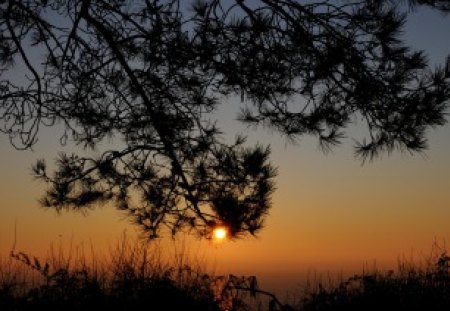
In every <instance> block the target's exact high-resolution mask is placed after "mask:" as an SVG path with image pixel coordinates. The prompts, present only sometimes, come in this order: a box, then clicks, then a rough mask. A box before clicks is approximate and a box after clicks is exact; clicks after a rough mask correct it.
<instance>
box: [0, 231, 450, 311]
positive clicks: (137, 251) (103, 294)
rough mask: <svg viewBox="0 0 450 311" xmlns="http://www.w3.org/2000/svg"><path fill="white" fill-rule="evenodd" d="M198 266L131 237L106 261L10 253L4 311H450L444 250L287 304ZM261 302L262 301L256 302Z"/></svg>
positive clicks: (0, 303)
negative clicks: (421, 260)
mask: <svg viewBox="0 0 450 311" xmlns="http://www.w3.org/2000/svg"><path fill="white" fill-rule="evenodd" d="M88 258H89V259H88ZM201 267H202V264H201V263H198V262H197V263H195V262H193V261H192V260H189V258H188V256H187V252H186V249H182V250H181V252H180V253H179V254H177V255H176V256H174V257H173V260H172V261H171V262H169V261H167V260H163V259H162V256H161V252H160V249H158V248H157V247H154V248H148V247H145V246H143V245H141V244H135V243H131V242H130V241H128V240H126V239H124V240H123V241H121V242H120V243H118V244H117V246H116V247H115V248H114V249H113V250H112V251H111V254H110V255H109V256H108V257H107V258H103V259H102V258H100V257H99V256H97V255H95V254H94V252H93V251H92V252H91V256H86V254H85V253H84V252H77V251H75V252H69V254H66V255H65V254H64V252H63V251H62V250H61V249H57V250H54V249H51V250H50V253H49V256H48V258H46V259H45V260H40V259H38V258H34V257H31V256H29V255H27V254H25V253H20V252H14V251H13V252H11V254H10V257H8V258H1V259H0V310H2V311H8V310H138V309H141V308H142V309H145V310H198V311H202V310H205V311H206V310H208V311H209V310H211V311H221V310H229V311H244V310H268V311H276V310H284V311H286V310H301V311H339V310H346V311H352V310H367V311H371V310H384V309H385V310H397V311H402V310H408V311H409V310H427V311H429V310H430V311H433V310H450V257H448V256H447V253H446V252H445V251H440V252H439V253H436V254H435V255H433V256H431V257H430V259H429V260H427V261H426V262H425V263H422V264H419V263H413V262H409V263H408V262H406V261H403V262H401V263H400V264H399V267H398V269H397V270H396V271H380V270H372V271H370V272H364V273H362V274H358V275H355V276H353V277H351V278H349V279H346V280H342V281H340V282H338V283H337V284H336V285H330V284H328V285H327V286H325V285H324V284H322V283H316V284H309V285H308V286H306V288H305V289H304V291H303V292H302V293H301V294H299V295H298V297H297V299H296V301H291V302H290V304H289V305H288V304H283V303H282V302H280V301H279V300H278V299H277V297H275V296H274V295H272V294H271V293H268V292H265V291H264V290H262V289H259V288H258V286H257V283H256V279H255V278H253V277H236V276H231V275H230V276H216V275H214V273H211V272H205V271H204V270H203V269H202V268H201ZM258 297H265V299H259V300H252V299H253V298H255V299H257V298H258ZM255 301H259V303H255ZM252 306H253V307H252Z"/></svg>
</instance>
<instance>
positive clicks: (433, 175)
mask: <svg viewBox="0 0 450 311" xmlns="http://www.w3.org/2000/svg"><path fill="white" fill-rule="evenodd" d="M422 22H423V23H424V25H425V24H426V25H429V24H431V26H429V28H427V29H424V27H419V24H420V23H422ZM443 24H444V25H448V27H447V28H446V29H450V17H447V18H445V17H442V16H440V15H439V14H431V13H430V12H429V11H426V12H425V13H420V14H419V15H417V16H416V17H415V20H414V22H412V23H411V24H410V26H409V30H410V32H407V36H409V37H408V38H409V40H412V41H414V40H416V41H415V43H417V45H419V46H420V45H423V46H422V47H427V46H428V47H430V58H432V59H435V60H436V61H442V60H443V55H444V54H445V53H446V51H448V52H450V42H449V40H448V34H447V36H446V37H445V40H442V34H441V36H439V35H438V34H437V32H438V29H442V27H443V26H442V25H443ZM415 27H418V28H415ZM427 27H428V26H427ZM431 27H435V28H431ZM444 29H445V28H444ZM411 33H414V34H415V36H417V37H413V36H412V35H411ZM443 41H445V42H444V43H443ZM442 44H446V46H442ZM231 104H233V101H232V100H231ZM234 104H236V103H234ZM233 110H234V108H229V109H228V108H227V109H224V110H223V111H222V112H221V114H222V116H227V118H228V119H229V120H225V121H222V122H224V127H225V130H227V129H228V130H230V131H231V129H235V128H236V127H238V125H237V124H235V123H234V121H232V119H233V117H234V116H233V114H232V111H233ZM227 118H221V119H227ZM46 131H47V132H44V133H43V135H42V136H41V140H40V142H39V143H38V144H37V146H36V148H35V150H34V151H33V152H31V151H16V150H14V149H13V148H12V147H11V146H10V145H9V142H8V139H7V137H5V136H0V146H1V150H0V157H1V160H2V161H0V174H1V178H0V255H6V254H7V253H8V251H9V249H10V248H11V246H12V244H13V242H14V226H15V223H17V232H18V234H17V249H20V250H23V251H26V252H27V253H30V254H35V255H38V256H41V255H44V254H45V252H46V250H48V248H49V246H50V244H51V243H53V244H57V243H59V242H61V241H62V242H63V243H67V242H69V241H71V240H72V241H73V243H74V245H76V246H80V245H89V243H91V242H92V243H93V245H94V246H96V247H97V248H98V249H99V251H102V250H106V249H107V248H108V246H107V245H111V243H113V242H115V241H116V240H117V239H118V238H119V237H120V236H121V234H122V233H123V232H124V230H127V232H128V234H129V235H133V230H134V228H133V227H131V226H130V225H129V224H128V221H127V220H126V219H125V218H123V216H122V215H121V214H120V213H119V212H117V211H115V210H113V209H111V208H108V207H103V208H99V209H97V210H95V211H93V212H91V213H90V214H89V215H88V216H87V217H84V216H82V215H78V214H73V213H64V214H62V215H60V216H57V215H56V214H55V212H54V211H45V210H43V209H42V208H39V207H38V203H37V199H38V198H39V197H40V196H41V193H42V191H43V190H44V186H43V185H42V184H40V183H38V182H36V181H33V180H32V177H31V169H30V167H31V164H32V163H34V161H35V160H36V159H38V158H42V157H44V158H47V159H48V160H49V161H51V159H53V158H55V157H56V155H57V152H58V151H60V150H62V148H61V147H59V145H58V144H57V137H58V136H57V135H58V134H59V133H52V132H51V131H50V130H46ZM246 132H247V133H248V134H249V136H250V140H249V142H250V143H251V142H255V141H259V142H261V143H263V144H271V145H272V150H273V157H272V158H273V163H274V165H275V166H278V172H279V176H278V177H277V179H276V181H277V191H276V192H275V194H274V197H273V208H272V210H271V212H270V216H269V217H268V218H267V223H266V225H267V227H266V228H265V229H264V230H263V231H262V232H261V234H260V236H259V238H257V239H251V238H249V239H245V240H242V241H237V242H228V243H222V244H221V245H213V244H211V243H209V242H206V241H202V242H198V243H201V244H200V246H198V245H197V247H195V249H199V250H200V251H199V253H200V255H201V256H204V257H205V258H207V259H208V261H209V263H210V264H211V266H212V267H214V268H215V269H216V270H217V271H218V272H224V271H226V272H231V273H234V274H247V275H257V276H259V277H260V278H262V280H263V282H264V283H263V284H266V285H267V286H268V287H269V288H268V289H271V287H274V288H275V287H277V288H278V287H279V288H286V289H287V288H289V287H292V286H295V284H296V283H298V282H300V281H301V278H303V277H304V276H305V274H306V273H307V272H308V271H314V270H317V271H330V272H331V273H339V272H340V271H342V272H361V269H362V267H363V265H364V264H365V263H369V264H371V263H373V262H374V261H376V262H377V265H378V266H381V267H394V266H395V264H396V262H397V260H398V258H399V257H402V256H405V257H407V258H409V257H410V255H411V253H412V254H414V256H415V257H416V258H417V259H420V258H421V256H422V258H424V257H426V256H427V255H429V253H430V250H431V247H432V244H433V242H434V241H435V240H436V241H438V242H440V243H441V244H442V243H444V242H445V241H446V242H449V241H450V226H449V220H450V140H449V137H450V126H448V125H447V126H446V127H443V128H440V129H438V130H436V131H433V132H430V135H429V138H430V141H429V145H430V150H429V151H428V152H427V153H426V157H423V156H420V155H416V156H414V157H411V156H409V155H402V154H399V153H396V154H394V155H391V156H387V155H385V156H383V157H382V158H381V159H377V160H376V161H375V162H373V163H368V164H365V165H364V166H362V165H361V163H360V162H358V160H356V159H355V158H354V157H353V150H352V148H351V140H348V141H346V142H345V143H344V145H343V146H341V147H338V148H336V149H335V150H334V152H333V153H332V154H329V155H324V154H322V153H321V152H320V151H318V148H317V143H316V141H314V140H313V139H309V138H304V139H302V140H301V142H300V143H299V144H298V145H296V146H293V145H290V144H289V143H287V142H286V141H285V140H284V139H280V137H279V136H278V135H275V134H268V133H267V132H265V131H264V130H263V131H261V132H258V133H254V132H252V131H246ZM353 132H354V134H355V135H356V136H357V134H358V128H355V129H354V130H353ZM66 149H67V148H66ZM269 280H270V283H269Z"/></svg>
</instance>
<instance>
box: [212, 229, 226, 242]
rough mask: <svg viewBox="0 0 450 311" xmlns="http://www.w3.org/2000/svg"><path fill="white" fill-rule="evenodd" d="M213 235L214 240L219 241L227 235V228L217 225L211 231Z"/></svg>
mask: <svg viewBox="0 0 450 311" xmlns="http://www.w3.org/2000/svg"><path fill="white" fill-rule="evenodd" d="M213 237H214V239H215V240H218V241H221V240H224V239H225V238H226V237H227V229H226V228H224V227H217V228H215V229H214V231H213Z"/></svg>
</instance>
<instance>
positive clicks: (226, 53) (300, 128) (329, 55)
mask: <svg viewBox="0 0 450 311" xmlns="http://www.w3.org/2000/svg"><path fill="white" fill-rule="evenodd" d="M397 2H398V1H387V0H386V1H342V2H341V1H320V2H315V1H293V0H283V1H274V0H258V1H244V0H235V1H219V0H211V1H192V2H191V3H190V4H191V5H190V7H189V9H188V8H186V7H182V6H183V5H184V6H186V4H187V3H188V2H187V1H176V0H172V1H168V0H167V1H156V0H146V1H125V0H113V1H105V0H53V1H51V0H49V1H44V0H22V1H18V0H3V1H0V31H1V35H0V75H1V81H0V121H1V126H2V127H1V131H2V132H4V133H6V134H7V135H9V137H10V139H11V142H12V144H13V145H14V146H16V147H17V148H30V147H31V146H32V145H33V144H34V143H35V142H36V140H37V137H38V136H37V134H38V131H39V129H40V128H41V127H43V126H52V125H54V124H61V125H63V127H64V134H63V136H62V141H63V143H64V142H65V141H66V140H67V139H72V140H74V141H75V142H76V143H77V144H80V145H83V146H85V147H89V148H94V147H95V146H96V145H98V144H99V143H100V142H102V141H104V140H105V139H106V138H109V137H116V138H119V139H120V140H121V141H122V142H123V143H124V144H123V145H124V146H123V147H122V148H120V147H117V150H110V151H106V152H104V153H103V154H101V155H100V156H98V157H97V158H90V157H80V156H76V155H61V157H60V159H59V161H58V163H57V164H58V167H57V169H56V172H55V173H54V174H53V175H52V174H48V173H47V170H46V165H45V163H44V161H39V162H38V163H37V164H36V165H35V167H34V173H35V175H36V176H37V177H38V178H40V179H42V180H44V181H45V182H46V183H48V184H49V186H50V189H49V191H48V193H47V194H46V196H45V197H44V199H43V200H42V203H43V205H44V206H47V207H51V208H55V209H56V210H58V211H59V210H61V209H74V210H85V209H86V208H87V207H91V206H93V204H95V203H98V202H104V201H112V202H115V203H116V205H117V207H118V208H119V209H121V210H123V211H125V212H126V213H128V214H129V216H130V217H131V218H132V219H133V220H134V221H135V222H136V223H137V224H139V225H140V226H141V227H142V228H143V229H144V231H145V232H147V234H148V235H149V236H150V237H155V236H157V234H158V232H159V230H160V229H161V228H164V227H165V228H167V229H168V230H169V231H170V232H172V233H176V232H177V231H178V230H180V229H183V228H188V229H191V230H194V231H195V232H197V233H199V234H201V235H202V236H208V235H209V234H210V232H211V228H213V227H214V226H216V225H218V224H220V225H226V226H228V227H229V228H230V230H231V234H232V236H239V235H241V234H245V233H251V234H255V233H256V232H257V231H258V230H259V229H260V228H261V227H262V224H263V220H264V216H265V215H266V214H267V212H268V209H269V207H270V195H271V193H272V191H273V189H274V185H273V178H274V176H275V170H274V168H273V167H272V166H271V165H270V164H269V161H268V157H269V153H270V152H269V149H266V148H262V147H260V146H256V147H254V148H245V147H244V146H243V144H244V139H242V138H238V139H237V141H236V143H235V144H231V145H228V144H226V143H225V142H224V140H223V139H222V138H221V136H220V131H219V129H218V128H217V127H216V126H215V122H214V119H211V118H212V116H213V113H214V111H215V110H216V108H217V106H218V104H219V102H226V100H227V97H226V96H222V95H241V98H242V101H243V108H242V114H241V116H240V119H241V120H242V121H244V122H247V123H249V124H256V125H259V124H262V125H265V126H269V127H272V128H274V129H276V130H278V131H280V132H281V133H284V134H286V135H288V136H289V137H291V138H296V137H299V136H301V135H304V134H310V135H314V136H316V137H318V139H319V141H320V144H321V146H323V148H325V149H327V148H330V147H332V146H333V145H336V144H338V143H339V142H340V140H341V138H342V137H344V136H345V134H344V130H345V128H346V126H347V125H348V124H349V123H350V122H352V121H355V120H356V119H360V120H361V122H362V123H364V124H365V125H366V126H367V129H368V135H367V139H366V140H363V141H360V142H358V143H357V145H356V153H357V155H359V156H361V157H362V158H363V159H366V158H369V159H370V158H372V157H374V156H376V155H377V154H378V153H379V152H383V151H388V152H390V151H392V150H394V149H396V148H399V149H401V150H408V151H411V152H414V151H421V150H423V149H424V148H426V137H425V134H426V131H427V130H428V129H429V128H431V127H435V126H439V125H443V124H444V123H445V118H444V115H445V109H446V108H447V103H448V98H449V96H450V88H449V80H450V79H449V78H450V72H449V71H450V70H449V65H447V66H446V67H445V68H438V69H436V70H435V71H431V70H430V69H429V68H428V67H427V61H426V59H425V56H424V53H423V52H421V51H412V50H411V49H410V48H409V47H408V46H405V44H404V43H403V42H402V41H401V39H400V32H401V30H402V26H403V24H404V23H405V20H406V15H405V14H406V13H405V14H403V13H402V12H401V10H402V9H401V6H398V5H397ZM411 4H412V5H418V4H427V5H431V6H435V7H437V8H440V9H442V10H444V11H445V9H446V8H447V6H446V3H445V2H444V1H411ZM404 11H407V10H404ZM38 55H40V56H41V58H39V56H38ZM18 64H20V65H21V66H23V67H24V72H23V74H24V75H23V79H22V80H21V82H20V83H15V82H14V81H15V80H14V79H12V78H11V77H15V76H16V75H17V72H14V70H16V68H17V66H18Z"/></svg>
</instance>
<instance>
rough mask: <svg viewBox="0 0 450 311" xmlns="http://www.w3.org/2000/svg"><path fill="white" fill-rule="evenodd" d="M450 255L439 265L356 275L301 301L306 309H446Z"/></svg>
mask: <svg viewBox="0 0 450 311" xmlns="http://www.w3.org/2000/svg"><path fill="white" fill-rule="evenodd" d="M449 262H450V258H449V257H448V256H447V254H446V253H443V254H442V255H441V256H440V257H439V258H438V260H437V262H436V263H435V266H430V267H427V269H421V268H419V267H408V268H407V269H401V270H400V271H398V272H397V273H395V272H393V271H390V272H388V273H381V272H374V273H369V274H364V275H356V276H355V277H353V278H350V279H348V280H347V281H345V282H342V283H341V284H339V286H337V287H336V288H331V289H328V290H327V289H324V288H319V290H317V291H316V292H313V293H312V294H310V295H309V296H307V297H306V298H305V299H304V300H303V301H302V302H301V305H302V307H301V310H304V311H341V310H342V311H343V310H346V311H352V310H367V311H372V310H374V311H375V310H397V311H407V310H408V311H410V310H417V311H419V310H420V311H426V310H433V311H444V310H449V308H450V270H449Z"/></svg>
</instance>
